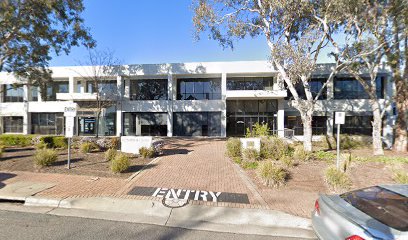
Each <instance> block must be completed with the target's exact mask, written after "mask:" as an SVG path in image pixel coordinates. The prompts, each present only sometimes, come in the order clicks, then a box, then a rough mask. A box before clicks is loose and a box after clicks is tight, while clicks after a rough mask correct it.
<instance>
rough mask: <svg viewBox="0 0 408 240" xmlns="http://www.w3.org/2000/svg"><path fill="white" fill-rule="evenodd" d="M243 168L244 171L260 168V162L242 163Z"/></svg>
mask: <svg viewBox="0 0 408 240" xmlns="http://www.w3.org/2000/svg"><path fill="white" fill-rule="evenodd" d="M241 167H242V168H243V169H256V168H257V167H258V162H241Z"/></svg>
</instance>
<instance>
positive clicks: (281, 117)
mask: <svg viewBox="0 0 408 240" xmlns="http://www.w3.org/2000/svg"><path fill="white" fill-rule="evenodd" d="M284 101H285V100H284V99H283V98H282V99H278V116H277V122H278V124H277V125H278V126H277V127H278V136H279V137H282V138H283V137H285V132H284V130H285V108H284Z"/></svg>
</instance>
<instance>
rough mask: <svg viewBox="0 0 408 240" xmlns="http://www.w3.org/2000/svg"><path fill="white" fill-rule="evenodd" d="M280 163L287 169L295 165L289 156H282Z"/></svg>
mask: <svg viewBox="0 0 408 240" xmlns="http://www.w3.org/2000/svg"><path fill="white" fill-rule="evenodd" d="M280 161H281V162H282V164H283V165H285V166H286V167H288V168H290V167H293V166H294V165H295V162H294V160H293V158H292V157H290V156H283V157H282V158H281V159H280Z"/></svg>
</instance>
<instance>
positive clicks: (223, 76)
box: [221, 73, 227, 137]
mask: <svg viewBox="0 0 408 240" xmlns="http://www.w3.org/2000/svg"><path fill="white" fill-rule="evenodd" d="M221 99H222V101H223V108H222V111H221V137H226V136H227V74H226V73H222V74H221Z"/></svg>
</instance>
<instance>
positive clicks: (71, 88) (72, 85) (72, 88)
mask: <svg viewBox="0 0 408 240" xmlns="http://www.w3.org/2000/svg"><path fill="white" fill-rule="evenodd" d="M68 84H69V85H68V86H69V87H68V88H69V93H70V94H72V93H74V92H75V85H76V84H75V81H74V77H73V76H70V77H69V79H68Z"/></svg>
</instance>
